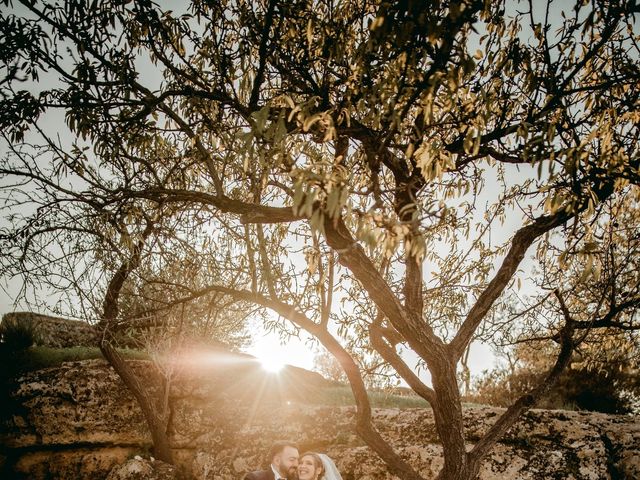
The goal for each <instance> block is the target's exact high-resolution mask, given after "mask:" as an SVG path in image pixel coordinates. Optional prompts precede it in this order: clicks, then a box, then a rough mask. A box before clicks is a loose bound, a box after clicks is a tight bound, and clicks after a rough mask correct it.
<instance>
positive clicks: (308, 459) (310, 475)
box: [298, 455, 322, 480]
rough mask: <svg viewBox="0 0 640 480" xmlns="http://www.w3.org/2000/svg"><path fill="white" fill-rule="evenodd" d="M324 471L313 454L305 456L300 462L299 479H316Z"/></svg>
mask: <svg viewBox="0 0 640 480" xmlns="http://www.w3.org/2000/svg"><path fill="white" fill-rule="evenodd" d="M320 472H322V467H321V466H319V465H316V461H315V458H313V457H312V456H311V455H305V456H303V457H302V458H301V459H300V461H299V462H298V479H299V480H315V479H316V478H318V475H320Z"/></svg>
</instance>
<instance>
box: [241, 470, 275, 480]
mask: <svg viewBox="0 0 640 480" xmlns="http://www.w3.org/2000/svg"><path fill="white" fill-rule="evenodd" d="M244 480H275V475H274V474H273V471H272V470H260V471H258V472H251V473H247V474H246V475H245V476H244Z"/></svg>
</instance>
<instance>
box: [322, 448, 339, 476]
mask: <svg viewBox="0 0 640 480" xmlns="http://www.w3.org/2000/svg"><path fill="white" fill-rule="evenodd" d="M318 456H319V457H320V460H322V466H323V467H324V480H342V475H340V472H339V471H338V468H337V467H336V464H335V463H333V460H331V459H330V458H329V457H328V456H327V455H325V454H324V453H319V454H318Z"/></svg>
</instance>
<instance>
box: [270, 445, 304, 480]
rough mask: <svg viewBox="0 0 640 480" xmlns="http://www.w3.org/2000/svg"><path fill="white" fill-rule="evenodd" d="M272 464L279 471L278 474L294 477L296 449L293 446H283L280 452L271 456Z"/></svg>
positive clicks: (296, 461)
mask: <svg viewBox="0 0 640 480" xmlns="http://www.w3.org/2000/svg"><path fill="white" fill-rule="evenodd" d="M273 464H274V465H275V466H276V468H277V469H278V471H279V472H280V475H282V476H284V477H286V478H296V470H297V468H298V449H297V448H294V447H284V449H283V450H282V452H280V453H279V454H278V455H276V456H275V457H273Z"/></svg>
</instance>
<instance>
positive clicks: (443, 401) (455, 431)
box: [431, 362, 477, 480]
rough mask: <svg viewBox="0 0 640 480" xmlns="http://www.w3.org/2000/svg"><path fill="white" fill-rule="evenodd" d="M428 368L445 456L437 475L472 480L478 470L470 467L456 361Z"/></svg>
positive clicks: (443, 478)
mask: <svg viewBox="0 0 640 480" xmlns="http://www.w3.org/2000/svg"><path fill="white" fill-rule="evenodd" d="M451 363H452V362H451ZM431 371H432V375H433V386H434V390H435V392H436V402H435V404H434V405H432V407H433V415H434V420H435V426H436V430H437V432H438V435H439V437H440V441H441V442H442V451H443V452H442V453H443V457H444V466H443V467H442V470H441V471H440V473H439V474H438V477H437V478H438V480H472V479H474V478H475V476H476V475H477V472H475V473H474V472H471V471H470V469H469V462H468V458H467V450H466V446H465V440H464V422H463V418H462V402H461V400H460V392H459V390H458V382H457V379H456V369H455V365H451V364H450V363H449V362H442V363H441V364H440V365H438V366H436V367H435V368H433V367H432V368H431Z"/></svg>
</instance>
